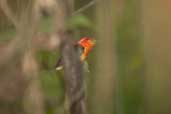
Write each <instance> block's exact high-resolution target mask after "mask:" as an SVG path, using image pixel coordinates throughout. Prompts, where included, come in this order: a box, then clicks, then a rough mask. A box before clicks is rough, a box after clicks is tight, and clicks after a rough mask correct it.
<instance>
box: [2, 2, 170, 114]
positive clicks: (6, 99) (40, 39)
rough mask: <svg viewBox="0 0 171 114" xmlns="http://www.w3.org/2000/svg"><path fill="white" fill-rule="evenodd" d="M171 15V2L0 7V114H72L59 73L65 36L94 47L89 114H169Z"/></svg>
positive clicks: (90, 61)
mask: <svg viewBox="0 0 171 114" xmlns="http://www.w3.org/2000/svg"><path fill="white" fill-rule="evenodd" d="M66 3H68V4H67V5H66ZM170 11H171V1H169V0H139V1H137V0H0V53H1V54H0V114H70V112H69V111H68V110H67V109H66V107H67V106H68V104H67V103H66V98H65V97H66V92H65V86H66V83H65V79H64V74H65V71H63V70H62V71H56V70H55V67H54V66H55V64H56V62H57V60H58V59H59V57H60V56H61V53H62V52H61V51H62V50H61V46H60V43H61V42H62V40H61V39H62V36H61V34H60V32H61V31H62V30H64V29H66V30H69V31H71V32H72V33H71V35H70V36H71V37H70V39H72V40H74V41H78V40H79V39H81V38H82V37H85V36H89V37H92V38H94V39H96V45H95V47H94V48H93V49H92V50H91V52H90V54H89V56H88V58H87V62H88V67H89V71H90V72H86V71H84V69H83V76H84V78H83V80H84V81H85V82H86V84H85V85H86V90H84V91H85V92H84V94H85V95H86V100H85V102H86V103H85V104H86V110H87V113H83V114H171V91H170V88H171V54H170V50H171V46H170V42H171V39H170V37H171V21H170V20H171V14H170ZM71 69H72V68H71ZM71 114H72V113H71ZM75 114H77V113H75ZM80 114H82V113H80Z"/></svg>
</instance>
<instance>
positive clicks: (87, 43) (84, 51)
mask: <svg viewBox="0 0 171 114" xmlns="http://www.w3.org/2000/svg"><path fill="white" fill-rule="evenodd" d="M95 43H96V40H94V39H91V38H90V37H83V38H82V39H80V40H79V41H78V42H76V43H75V44H73V46H74V49H75V50H76V51H77V52H78V55H79V56H80V61H81V62H83V63H84V67H87V63H86V61H85V60H86V58H87V56H88V54H89V52H90V51H91V49H92V48H93V47H94V45H95ZM55 67H56V70H61V69H63V59H62V57H60V58H59V60H58V61H57V64H56V66H55ZM87 70H88V68H87Z"/></svg>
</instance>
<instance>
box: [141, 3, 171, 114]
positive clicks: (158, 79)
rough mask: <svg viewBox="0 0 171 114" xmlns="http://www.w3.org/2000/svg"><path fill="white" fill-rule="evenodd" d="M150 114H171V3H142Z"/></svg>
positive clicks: (147, 103)
mask: <svg viewBox="0 0 171 114" xmlns="http://www.w3.org/2000/svg"><path fill="white" fill-rule="evenodd" d="M141 8H142V16H143V18H142V27H143V32H144V47H145V57H146V62H147V64H146V65H147V72H146V75H147V76H146V80H145V81H146V82H145V87H146V88H145V96H146V97H145V99H146V104H145V105H146V112H145V113H146V114H169V113H171V108H170V106H171V99H170V96H171V91H170V87H171V77H170V74H171V70H170V68H171V60H170V58H171V54H170V50H171V45H170V41H171V40H170V38H171V21H170V20H171V15H170V10H171V1H169V0H157V1H156V0H142V7H141Z"/></svg>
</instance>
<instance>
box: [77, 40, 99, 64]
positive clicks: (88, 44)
mask: <svg viewBox="0 0 171 114" xmlns="http://www.w3.org/2000/svg"><path fill="white" fill-rule="evenodd" d="M78 44H79V45H80V46H81V47H83V54H82V55H81V61H84V60H85V59H86V57H87V55H88V54H89V52H90V50H91V49H92V48H93V47H94V45H95V44H96V40H95V39H92V38H90V37H84V38H82V39H81V40H80V41H78Z"/></svg>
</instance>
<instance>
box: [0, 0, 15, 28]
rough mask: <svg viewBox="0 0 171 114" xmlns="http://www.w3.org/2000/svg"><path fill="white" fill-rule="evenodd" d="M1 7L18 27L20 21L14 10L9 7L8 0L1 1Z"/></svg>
mask: <svg viewBox="0 0 171 114" xmlns="http://www.w3.org/2000/svg"><path fill="white" fill-rule="evenodd" d="M0 7H1V9H2V10H3V12H4V13H5V15H6V16H7V17H8V18H9V19H10V20H11V21H12V23H13V24H14V26H15V27H17V26H18V21H17V19H16V16H15V14H14V12H12V11H11V9H10V8H9V5H8V3H7V0H1V1H0Z"/></svg>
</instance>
